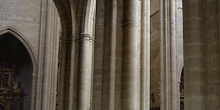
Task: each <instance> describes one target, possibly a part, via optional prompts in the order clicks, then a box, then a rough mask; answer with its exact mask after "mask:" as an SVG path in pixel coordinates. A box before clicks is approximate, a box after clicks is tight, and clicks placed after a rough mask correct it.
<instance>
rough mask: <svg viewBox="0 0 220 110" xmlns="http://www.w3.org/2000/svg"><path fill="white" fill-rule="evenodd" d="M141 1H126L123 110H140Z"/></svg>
mask: <svg viewBox="0 0 220 110" xmlns="http://www.w3.org/2000/svg"><path fill="white" fill-rule="evenodd" d="M140 12H141V1H140V0H124V33H123V34H124V37H123V40H124V47H123V48H124V53H123V76H122V79H123V82H122V83H123V87H122V89H123V90H122V91H123V93H122V109H123V110H139V109H140V68H141V67H140V66H141V65H140V46H141V45H140V40H141V37H140V36H141V35H140V23H141V20H140V19H141V17H140Z"/></svg>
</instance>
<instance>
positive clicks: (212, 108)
mask: <svg viewBox="0 0 220 110" xmlns="http://www.w3.org/2000/svg"><path fill="white" fill-rule="evenodd" d="M205 5H206V7H205V9H204V12H205V13H206V14H204V15H205V17H204V18H205V23H206V24H205V32H206V33H205V35H204V37H205V38H204V42H205V49H206V52H205V56H206V62H205V66H206V71H207V72H206V78H207V79H206V81H207V82H206V106H207V108H206V110H217V109H219V106H220V103H219V101H220V94H219V89H218V88H219V87H220V69H219V66H220V59H219V55H220V54H219V24H218V22H219V8H220V7H219V0H206V4H205Z"/></svg>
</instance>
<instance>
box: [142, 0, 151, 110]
mask: <svg viewBox="0 0 220 110" xmlns="http://www.w3.org/2000/svg"><path fill="white" fill-rule="evenodd" d="M141 4H142V5H141V12H142V13H141V96H140V98H141V100H140V101H141V102H140V103H141V108H140V110H149V109H150V1H149V0H147V1H146V0H143V1H142V3H141Z"/></svg>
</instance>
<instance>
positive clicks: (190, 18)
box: [183, 0, 208, 110]
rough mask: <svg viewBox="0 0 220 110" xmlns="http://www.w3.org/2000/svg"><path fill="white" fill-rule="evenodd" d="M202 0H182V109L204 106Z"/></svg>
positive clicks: (203, 108) (196, 108) (196, 109)
mask: <svg viewBox="0 0 220 110" xmlns="http://www.w3.org/2000/svg"><path fill="white" fill-rule="evenodd" d="M203 6H204V0H183V23H184V24H183V25H184V30H183V34H184V37H183V39H184V93H185V94H184V106H185V107H184V109H185V110H208V109H207V108H206V106H205V103H206V102H205V99H206V97H205V90H204V89H205V88H204V87H205V72H204V69H205V56H204V36H203V34H204V18H203V14H204V13H203Z"/></svg>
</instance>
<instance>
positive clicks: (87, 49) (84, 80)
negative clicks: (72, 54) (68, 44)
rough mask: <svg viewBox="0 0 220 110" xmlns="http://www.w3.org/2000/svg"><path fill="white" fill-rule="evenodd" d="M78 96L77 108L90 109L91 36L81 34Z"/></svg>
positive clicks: (79, 109)
mask: <svg viewBox="0 0 220 110" xmlns="http://www.w3.org/2000/svg"><path fill="white" fill-rule="evenodd" d="M79 42H80V50H79V51H80V54H79V60H80V61H79V96H78V110H90V109H91V87H92V65H93V63H92V62H93V36H91V35H90V34H85V33H83V34H81V35H80V37H79Z"/></svg>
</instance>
